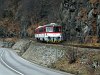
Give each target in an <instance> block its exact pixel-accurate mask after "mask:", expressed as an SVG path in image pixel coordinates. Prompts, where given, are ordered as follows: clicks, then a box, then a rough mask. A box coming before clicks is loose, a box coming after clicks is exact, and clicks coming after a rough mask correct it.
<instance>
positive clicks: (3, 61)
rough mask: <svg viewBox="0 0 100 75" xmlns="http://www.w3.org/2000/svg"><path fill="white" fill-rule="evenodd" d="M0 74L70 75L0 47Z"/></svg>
mask: <svg viewBox="0 0 100 75" xmlns="http://www.w3.org/2000/svg"><path fill="white" fill-rule="evenodd" d="M0 75H72V74H69V73H63V72H60V71H56V70H51V69H48V68H44V67H41V66H38V65H36V64H33V63H31V62H29V61H27V60H25V59H23V58H21V57H20V56H18V55H17V54H16V53H15V52H13V51H12V50H11V49H7V48H0Z"/></svg>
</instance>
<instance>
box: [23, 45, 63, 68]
mask: <svg viewBox="0 0 100 75" xmlns="http://www.w3.org/2000/svg"><path fill="white" fill-rule="evenodd" d="M55 47H56V46H55ZM55 47H53V46H46V45H45V46H43V45H34V44H31V45H30V47H29V48H28V50H27V51H26V52H25V53H24V54H23V55H22V57H23V58H25V59H27V60H29V61H31V62H35V63H37V64H40V65H43V66H48V65H50V64H52V63H54V62H55V61H57V60H58V59H59V58H61V57H62V56H63V55H64V50H62V49H61V48H60V47H56V48H55Z"/></svg>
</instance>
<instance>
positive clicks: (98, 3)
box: [0, 0, 100, 43]
mask: <svg viewBox="0 0 100 75" xmlns="http://www.w3.org/2000/svg"><path fill="white" fill-rule="evenodd" d="M0 11H1V12H0V37H14V36H17V37H22V38H24V37H27V36H29V37H33V35H34V29H35V28H36V27H37V26H38V25H44V24H47V23H51V22H56V23H60V24H61V25H62V26H63V32H64V33H65V36H67V37H66V40H69V39H70V41H74V40H76V41H78V42H86V43H87V42H99V41H100V39H99V37H100V34H99V32H100V0H59V1H58V0H28V1H27V0H0Z"/></svg>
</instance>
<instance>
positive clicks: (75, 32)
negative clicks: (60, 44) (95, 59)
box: [60, 0, 100, 42]
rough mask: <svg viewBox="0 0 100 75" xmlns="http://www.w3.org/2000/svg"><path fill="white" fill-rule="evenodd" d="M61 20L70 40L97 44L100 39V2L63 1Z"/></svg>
mask: <svg viewBox="0 0 100 75" xmlns="http://www.w3.org/2000/svg"><path fill="white" fill-rule="evenodd" d="M60 19H61V24H62V25H63V27H64V32H65V33H66V36H68V38H67V39H68V40H69V39H70V41H71V40H72V41H73V40H78V41H79V42H83V41H84V42H88V41H89V42H90V41H91V42H97V40H98V39H97V38H98V37H100V34H99V32H100V0H63V3H62V4H61V6H60ZM91 36H92V37H91ZM89 39H91V40H89ZM98 41H99V40H98Z"/></svg>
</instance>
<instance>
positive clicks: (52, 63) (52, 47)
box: [0, 39, 100, 75]
mask: <svg viewBox="0 0 100 75" xmlns="http://www.w3.org/2000/svg"><path fill="white" fill-rule="evenodd" d="M2 44H4V42H1V43H0V46H1V45H2ZM2 47H6V46H5V45H3V46H2ZM8 47H12V48H13V49H14V51H16V52H17V53H18V55H20V56H22V57H23V58H24V59H26V60H28V61H30V62H33V63H36V64H39V65H42V66H46V67H49V68H53V69H57V70H61V71H65V72H70V73H74V74H76V75H100V49H90V48H79V47H70V46H61V45H56V44H45V43H38V42H36V41H32V40H27V39H21V40H17V42H14V44H13V45H12V46H8Z"/></svg>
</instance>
